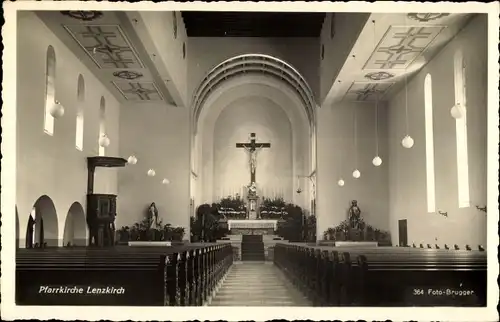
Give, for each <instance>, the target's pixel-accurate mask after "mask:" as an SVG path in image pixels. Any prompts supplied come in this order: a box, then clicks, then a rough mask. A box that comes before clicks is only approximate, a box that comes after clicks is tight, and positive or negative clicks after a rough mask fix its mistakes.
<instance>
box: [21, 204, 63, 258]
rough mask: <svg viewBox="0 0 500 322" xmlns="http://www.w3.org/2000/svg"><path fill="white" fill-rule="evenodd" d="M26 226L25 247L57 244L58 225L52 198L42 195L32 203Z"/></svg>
mask: <svg viewBox="0 0 500 322" xmlns="http://www.w3.org/2000/svg"><path fill="white" fill-rule="evenodd" d="M29 216H30V217H31V218H29V220H28V225H27V227H26V247H27V248H31V247H36V246H39V245H46V246H48V247H57V246H58V236H59V225H58V221H57V211H56V207H55V206H54V202H53V201H52V199H51V198H50V197H49V196H47V195H43V196H41V197H39V198H38V199H37V200H36V201H35V203H34V204H33V209H32V211H31V213H30V215H29Z"/></svg>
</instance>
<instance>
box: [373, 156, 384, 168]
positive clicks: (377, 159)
mask: <svg viewBox="0 0 500 322" xmlns="http://www.w3.org/2000/svg"><path fill="white" fill-rule="evenodd" d="M372 163H373V165H374V166H376V167H378V166H380V165H381V164H382V158H380V157H379V156H378V155H377V156H376V157H374V158H373V160H372Z"/></svg>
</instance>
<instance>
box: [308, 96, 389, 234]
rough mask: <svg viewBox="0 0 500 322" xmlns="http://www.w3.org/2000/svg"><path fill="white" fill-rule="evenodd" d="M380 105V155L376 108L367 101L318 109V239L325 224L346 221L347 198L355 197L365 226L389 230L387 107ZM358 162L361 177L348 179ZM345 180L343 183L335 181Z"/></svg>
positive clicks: (325, 226) (327, 226) (336, 223)
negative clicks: (375, 160)
mask: <svg viewBox="0 0 500 322" xmlns="http://www.w3.org/2000/svg"><path fill="white" fill-rule="evenodd" d="M380 105H381V106H379V118H378V119H379V156H380V157H381V158H382V160H383V163H382V165H381V166H379V167H375V166H374V165H373V164H372V160H373V158H374V157H375V143H376V141H375V138H376V135H375V133H376V131H375V122H374V119H375V107H374V104H371V103H345V104H337V105H334V106H332V107H322V108H320V109H319V110H318V153H317V155H318V169H317V206H316V207H317V210H316V213H317V233H318V235H317V236H318V238H320V239H321V238H322V236H323V232H324V231H325V230H327V229H328V228H329V227H334V226H337V225H338V224H339V223H340V222H341V221H343V220H345V219H347V212H348V209H349V207H350V202H351V200H353V199H355V200H357V201H358V205H359V207H360V208H361V216H362V217H363V218H364V220H365V222H367V223H368V224H370V225H372V226H374V227H376V228H379V229H385V230H388V228H389V213H388V212H389V209H388V207H389V191H388V169H389V167H392V164H389V163H390V162H388V161H389V160H388V152H387V133H386V129H387V126H386V122H385V120H386V115H387V114H386V113H387V111H386V109H385V108H384V106H383V105H382V104H380ZM355 110H356V119H357V126H356V127H357V142H358V143H357V146H358V148H357V153H358V154H357V164H356V162H355V161H356V155H355V150H356V149H355V148H354V112H355ZM356 166H357V168H358V170H359V171H360V172H361V177H360V178H359V179H354V178H353V177H352V172H353V171H354V170H355V167H356ZM341 177H342V178H343V180H344V181H345V185H344V186H343V187H340V186H338V185H337V181H338V180H339V179H340V178H341Z"/></svg>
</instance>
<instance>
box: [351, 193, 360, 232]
mask: <svg viewBox="0 0 500 322" xmlns="http://www.w3.org/2000/svg"><path fill="white" fill-rule="evenodd" d="M360 220H361V209H359V207H358V201H357V200H353V201H351V207H350V208H349V224H350V226H351V228H353V229H359V228H360V227H359V224H360Z"/></svg>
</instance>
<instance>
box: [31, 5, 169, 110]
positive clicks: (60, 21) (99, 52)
mask: <svg viewBox="0 0 500 322" xmlns="http://www.w3.org/2000/svg"><path fill="white" fill-rule="evenodd" d="M37 15H38V16H39V17H40V18H41V19H42V20H43V21H44V23H45V24H46V25H47V26H48V27H49V28H50V29H51V30H52V32H54V34H55V35H56V36H58V37H59V38H60V39H61V40H62V41H63V42H64V43H65V44H66V45H67V46H68V48H69V49H70V50H71V51H72V52H73V53H74V54H75V55H76V56H77V57H78V58H80V60H81V61H82V62H83V63H84V64H85V65H86V66H87V67H88V68H89V69H90V70H91V71H92V72H93V73H94V74H95V75H96V76H97V77H98V78H99V79H100V80H101V81H102V82H103V84H104V85H105V86H106V87H107V88H108V90H109V91H110V92H111V93H113V94H114V95H115V96H116V97H117V98H118V100H120V101H121V102H122V103H140V102H166V103H169V104H173V105H175V102H174V100H173V98H172V96H171V95H170V93H169V90H168V88H167V87H166V86H165V84H164V81H163V80H162V78H161V77H160V75H159V74H158V72H157V70H156V69H155V67H154V64H153V63H152V62H151V59H150V56H149V55H148V53H147V52H146V51H145V49H144V48H143V46H142V43H141V42H140V41H139V40H138V39H137V35H135V32H134V30H133V28H131V27H130V25H129V22H128V20H127V19H125V18H124V16H122V15H123V13H120V12H111V11H105V12H101V11H39V12H37Z"/></svg>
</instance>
